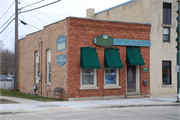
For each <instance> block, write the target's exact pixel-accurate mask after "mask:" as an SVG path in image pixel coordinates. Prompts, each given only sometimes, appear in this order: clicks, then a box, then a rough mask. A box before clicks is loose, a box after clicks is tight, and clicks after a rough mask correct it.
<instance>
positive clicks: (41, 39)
mask: <svg viewBox="0 0 180 120" xmlns="http://www.w3.org/2000/svg"><path fill="white" fill-rule="evenodd" d="M60 35H64V36H67V21H66V20H63V21H60V22H57V23H54V24H51V25H48V26H45V27H44V29H43V30H42V31H38V32H35V33H32V34H29V35H27V36H26V38H24V39H22V40H19V65H20V69H19V71H20V74H19V78H18V80H19V82H18V85H19V90H20V91H21V92H25V93H33V86H34V83H35V51H39V54H40V61H39V66H40V68H39V70H40V71H39V73H42V81H40V82H39V83H38V84H36V85H37V86H38V89H37V91H36V93H37V94H38V95H42V96H46V93H47V90H50V89H52V90H53V89H54V88H55V87H57V86H58V87H63V88H64V89H65V92H64V95H63V97H66V91H67V84H66V79H67V64H65V65H63V66H62V67H60V66H59V65H58V64H57V63H56V58H57V55H63V54H66V53H67V50H63V51H57V48H56V45H57V44H56V43H57V38H58V37H59V36H60ZM48 49H51V84H47V69H46V67H47V53H46V51H47V50H48ZM51 97H52V96H51Z"/></svg>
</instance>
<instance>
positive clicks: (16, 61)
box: [14, 0, 18, 91]
mask: <svg viewBox="0 0 180 120" xmlns="http://www.w3.org/2000/svg"><path fill="white" fill-rule="evenodd" d="M17 80H18V0H15V74H14V90H15V91H16V90H17Z"/></svg>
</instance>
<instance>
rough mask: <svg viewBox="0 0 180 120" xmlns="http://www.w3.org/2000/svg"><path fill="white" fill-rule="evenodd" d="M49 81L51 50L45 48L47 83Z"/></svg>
mask: <svg viewBox="0 0 180 120" xmlns="http://www.w3.org/2000/svg"><path fill="white" fill-rule="evenodd" d="M50 83H51V50H50V49H48V50H47V84H50Z"/></svg>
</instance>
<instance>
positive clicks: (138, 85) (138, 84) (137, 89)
mask: <svg viewBox="0 0 180 120" xmlns="http://www.w3.org/2000/svg"><path fill="white" fill-rule="evenodd" d="M136 92H137V93H140V66H139V65H136Z"/></svg>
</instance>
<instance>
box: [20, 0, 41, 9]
mask: <svg viewBox="0 0 180 120" xmlns="http://www.w3.org/2000/svg"><path fill="white" fill-rule="evenodd" d="M42 1H44V0H41V1H38V2H35V3H32V4H30V5H27V6H24V7H22V8H20V9H19V10H22V9H23V8H25V7H29V6H32V5H35V4H37V3H40V2H42ZM23 2H24V1H23Z"/></svg>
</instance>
